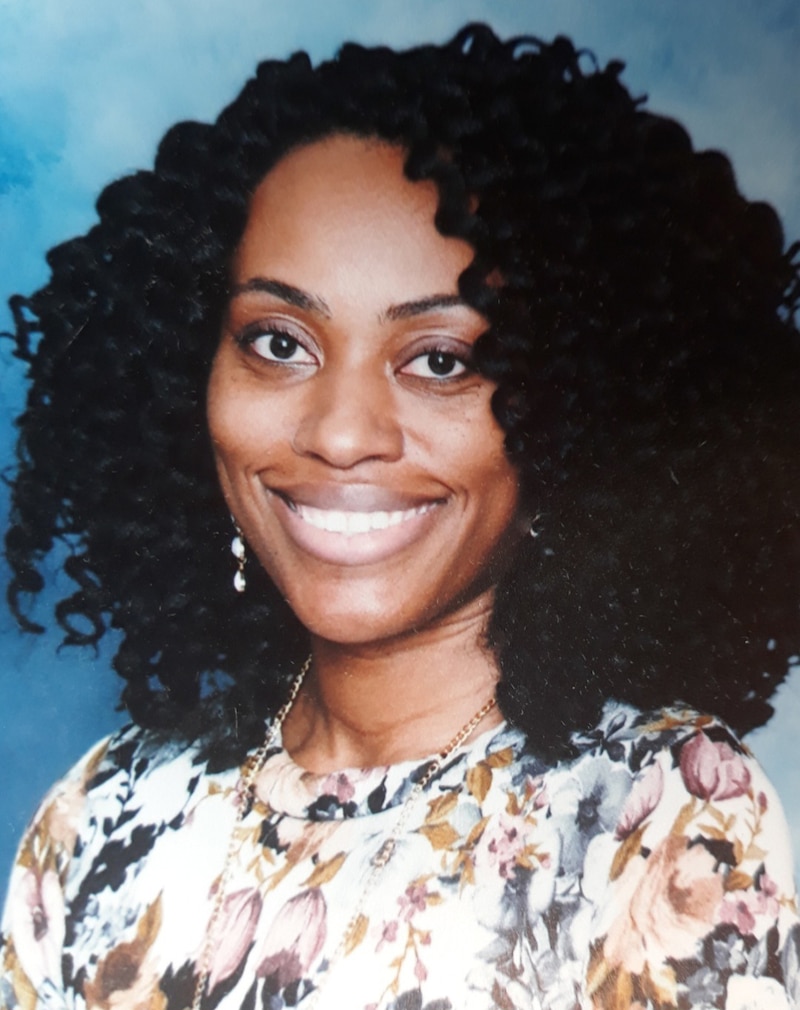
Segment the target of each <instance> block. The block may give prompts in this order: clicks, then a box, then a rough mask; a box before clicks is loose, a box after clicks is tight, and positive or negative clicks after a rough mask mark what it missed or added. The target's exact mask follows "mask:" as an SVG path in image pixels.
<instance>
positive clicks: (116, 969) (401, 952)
mask: <svg viewBox="0 0 800 1010" xmlns="http://www.w3.org/2000/svg"><path fill="white" fill-rule="evenodd" d="M277 744H279V741H277V743H276V746H275V747H274V748H273V749H272V750H271V751H270V753H269V756H268V758H267V761H266V762H265V764H264V766H263V768H262V770H261V772H260V773H259V775H258V777H257V779H256V782H255V790H254V796H253V801H252V803H250V804H248V806H247V808H246V812H245V814H244V816H243V817H242V818H241V819H240V820H239V821H238V822H237V814H236V809H237V784H238V778H239V772H238V770H236V769H232V770H230V771H227V772H222V773H219V774H210V773H209V772H208V771H207V770H206V769H205V767H204V763H203V761H202V760H201V758H200V757H199V751H198V750H197V749H196V748H194V747H191V746H183V747H178V746H177V745H175V746H164V745H163V744H160V745H156V744H155V743H154V741H153V739H152V738H151V737H150V736H149V735H148V734H147V733H146V732H143V731H142V730H140V729H136V728H129V729H127V730H123V731H121V732H120V733H118V734H116V735H115V736H113V737H111V738H110V739H109V740H107V741H105V742H104V743H102V744H101V745H100V746H99V747H97V748H96V749H95V750H93V751H92V752H91V753H90V754H89V755H88V756H87V757H86V758H85V759H84V760H83V761H82V762H81V763H80V764H79V765H78V766H77V767H76V768H75V769H74V770H73V771H72V772H71V773H70V774H69V775H68V776H67V777H66V778H65V779H63V780H62V781H61V782H60V783H58V785H56V786H55V788H54V789H53V790H52V792H51V793H50V795H49V796H48V797H47V798H46V800H45V802H44V804H43V805H42V807H41V809H40V811H39V813H38V815H37V817H36V818H35V820H34V822H33V824H32V826H31V827H30V829H29V831H28V833H27V835H26V837H25V839H24V841H23V844H22V847H21V850H20V853H19V856H18V858H17V861H16V863H15V865H14V868H13V871H12V876H11V885H10V891H9V897H8V901H7V906H6V912H5V919H4V925H3V935H2V940H1V941H0V943H1V944H2V950H1V951H0V954H1V955H2V959H3V961H2V965H3V974H2V976H0V979H1V981H0V1005H1V1006H3V1007H7V1008H16V1007H19V1008H22V1010H34V1008H48V1010H50V1008H70V1010H73V1008H75V1010H84V1008H92V1010H99V1008H102V1010H145V1008H147V1010H184V1008H187V1007H189V1006H191V1004H192V1000H193V998H194V992H195V989H196V987H197V976H198V973H199V969H198V967H197V966H198V963H199V962H200V960H201V958H202V957H203V954H204V952H205V957H206V961H207V967H208V969H209V977H208V985H207V989H206V997H205V999H204V1001H203V1006H204V1007H206V1008H209V1010H211V1008H216V1007H219V1008H221V1010H232V1008H237V1010H238V1008H242V1010H279V1008H283V1007H299V1008H300V1010H307V1008H310V1007H313V1008H314V1010H378V1008H381V1010H447V1008H453V1010H489V1008H500V1010H510V1008H542V1010H543V1008H548V1010H572V1008H617V1010H623V1008H625V1010H628V1008H632V1007H633V1008H639V1010H643V1008H666V1007H697V1008H700V1007H703V1008H710V1007H725V1008H728V1010H752V1008H764V1010H784V1008H787V1007H792V1006H795V1005H797V1001H798V1000H799V999H800V953H799V952H800V925H798V920H797V907H796V902H795V896H794V890H793V885H792V880H791V873H792V871H791V857H790V852H789V843H788V836H787V831H786V827H785V823H784V820H783V815H782V813H781V810H780V807H779V804H778V802H777V800H776V798H775V795H774V793H773V791H772V789H771V787H770V785H769V784H768V783H767V782H766V781H765V779H764V776H763V773H762V772H761V770H760V769H759V767H758V765H757V764H756V763H755V762H754V761H753V759H752V757H751V755H750V753H749V752H748V751H747V749H746V748H745V747H743V746H742V745H741V744H740V743H739V742H738V741H737V740H736V739H735V738H734V737H733V736H732V735H731V733H730V731H729V730H727V729H726V727H725V726H724V725H722V724H720V723H719V722H718V721H716V720H714V719H712V718H710V717H706V716H700V715H697V714H696V713H693V712H686V711H680V710H669V711H664V712H661V713H658V714H657V715H655V716H653V715H645V714H642V713H639V712H636V711H635V710H633V709H630V708H627V707H621V706H610V707H609V708H608V709H607V711H606V713H605V716H604V719H603V721H602V723H601V725H600V726H599V727H598V729H597V730H596V731H595V732H594V733H592V734H589V735H588V736H586V737H584V738H581V739H580V740H579V741H578V744H579V747H580V753H579V756H578V757H577V758H575V759H574V760H572V761H571V762H569V763H564V764H561V765H558V766H556V767H546V766H545V765H544V764H542V763H541V762H540V761H539V760H538V759H537V758H536V757H533V756H531V754H530V753H528V752H527V751H526V747H525V738H524V737H523V736H522V734H521V733H519V732H518V731H516V730H513V729H510V728H508V727H500V728H499V729H495V730H492V731H491V732H489V733H486V734H484V735H483V736H481V737H479V738H478V739H477V740H476V741H474V742H473V743H471V744H470V745H468V746H466V747H463V748H461V749H460V750H458V751H456V752H455V754H454V755H453V756H452V757H451V758H450V759H449V761H448V762H447V763H446V764H445V765H444V767H442V768H441V769H440V771H439V772H437V774H436V775H435V776H434V778H433V779H432V780H431V782H430V783H429V784H428V785H427V786H426V787H425V790H424V791H423V792H422V793H421V794H418V795H415V796H412V797H411V799H410V800H409V803H408V805H407V806H406V805H405V801H406V800H407V799H408V797H409V794H410V792H411V791H412V790H413V787H414V783H415V781H417V780H418V779H419V778H420V777H421V775H422V774H423V773H424V771H425V770H426V767H427V763H426V762H419V761H416V762H408V763H404V764H401V765H397V766H393V767H389V768H372V769H366V770H358V771H342V772H339V773H337V774H331V775H315V774H311V773H309V772H307V771H304V770H303V769H302V768H300V767H298V766H297V765H296V764H294V762H293V761H292V760H291V758H290V757H289V756H288V755H287V754H286V752H285V751H283V750H282V749H281V748H280V746H278V745H277ZM401 816H402V818H403V821H402V830H401V831H399V832H398V837H397V845H396V849H395V851H394V854H393V856H392V858H391V859H390V861H389V862H388V863H387V864H386V865H385V866H384V867H383V868H382V869H381V870H380V871H378V872H377V873H376V872H375V871H374V864H373V862H372V861H373V860H374V858H375V856H376V854H377V853H378V852H379V851H380V850H381V847H382V844H383V843H384V842H385V841H386V839H387V838H389V837H392V836H393V835H394V834H395V831H396V828H397V825H398V821H399V819H400V817H401ZM226 864H227V866H228V874H227V879H226V880H225V881H224V882H223V886H222V890H221V891H220V887H221V873H222V870H223V867H224V866H225V865H226ZM214 907H217V909H218V918H217V924H216V927H215V929H214V931H213V934H212V936H213V941H212V942H211V943H209V942H208V941H207V935H208V929H209V921H210V919H211V916H212V911H213V908H214Z"/></svg>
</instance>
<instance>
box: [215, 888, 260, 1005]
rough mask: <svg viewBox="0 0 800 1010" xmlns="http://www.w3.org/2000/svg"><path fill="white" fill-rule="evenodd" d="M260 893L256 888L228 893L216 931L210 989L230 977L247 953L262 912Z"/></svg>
mask: <svg viewBox="0 0 800 1010" xmlns="http://www.w3.org/2000/svg"><path fill="white" fill-rule="evenodd" d="M261 904H262V901H261V895H260V893H259V892H258V891H256V890H255V889H254V888H245V889H244V890H242V891H235V892H234V893H233V894H229V895H228V896H227V898H226V899H225V901H224V902H223V905H222V912H221V914H220V918H219V925H218V927H217V930H216V935H217V937H218V938H219V942H218V943H217V945H216V947H215V948H214V950H213V951H212V954H211V973H210V975H209V978H208V989H209V992H210V991H211V990H212V989H213V988H214V986H216V985H218V984H219V983H220V982H224V981H225V979H226V978H230V976H231V975H233V973H234V972H235V971H236V969H237V968H238V967H239V965H240V964H241V962H242V958H243V957H244V956H245V954H246V953H247V950H248V948H249V947H250V944H251V943H252V942H253V936H254V934H255V931H256V924H257V923H258V917H259V916H260V915H261Z"/></svg>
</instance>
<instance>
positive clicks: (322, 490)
mask: <svg viewBox="0 0 800 1010" xmlns="http://www.w3.org/2000/svg"><path fill="white" fill-rule="evenodd" d="M268 490H269V491H271V492H272V493H273V494H277V495H279V496H280V497H281V498H283V499H284V500H286V501H288V502H289V504H291V505H307V506H309V507H310V508H317V509H336V510H337V511H340V512H404V511H406V510H408V509H414V508H419V506H420V505H427V504H430V503H431V502H437V501H443V500H444V497H445V496H444V495H435V494H428V495H424V494H412V493H409V492H407V491H399V490H395V489H392V488H386V487H381V486H378V485H375V484H335V483H333V484H332V483H321V484H317V483H301V484H291V485H287V486H285V487H268Z"/></svg>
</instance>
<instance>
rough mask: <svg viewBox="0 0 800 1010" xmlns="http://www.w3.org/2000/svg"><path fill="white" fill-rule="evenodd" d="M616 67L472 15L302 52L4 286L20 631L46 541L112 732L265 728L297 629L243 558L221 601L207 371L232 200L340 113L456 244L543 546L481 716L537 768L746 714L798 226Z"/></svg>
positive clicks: (791, 419) (740, 724) (789, 503)
mask: <svg viewBox="0 0 800 1010" xmlns="http://www.w3.org/2000/svg"><path fill="white" fill-rule="evenodd" d="M622 69H623V65H622V64H621V63H619V62H612V63H609V64H608V65H607V66H605V67H600V66H598V65H597V63H596V61H595V60H594V58H593V57H592V56H591V54H588V53H586V52H583V51H580V50H576V48H575V47H574V46H573V44H572V43H571V42H570V41H569V40H568V39H566V38H563V37H559V38H557V39H555V41H553V42H552V43H544V42H542V41H540V40H538V39H535V38H514V39H511V40H509V41H501V40H500V39H498V38H497V37H496V36H495V35H494V34H493V32H492V31H491V30H490V29H489V28H488V27H486V26H482V25H470V26H468V27H466V28H465V29H463V30H462V31H460V32H459V33H458V34H457V35H456V36H455V38H453V40H452V41H451V42H449V43H447V44H445V45H443V46H434V45H426V46H422V47H418V48H414V49H411V50H408V51H404V52H395V51H393V50H391V49H388V48H382V47H378V48H363V47H361V46H357V45H345V46H344V47H343V48H342V49H341V50H340V52H339V53H338V55H337V56H336V57H335V58H334V59H332V60H330V61H328V62H324V63H321V64H320V65H318V66H317V67H314V66H312V64H311V62H310V61H309V59H308V57H307V56H306V55H305V54H303V53H299V54H296V55H294V56H292V57H291V58H290V59H288V60H286V61H268V62H264V63H262V64H261V65H260V66H259V67H258V70H257V73H256V75H255V77H254V78H253V79H252V80H250V81H249V82H248V83H247V84H246V86H245V87H244V89H243V91H242V92H241V94H240V95H239V96H238V97H237V98H236V99H235V101H234V102H233V103H232V104H231V105H230V106H228V108H226V109H225V110H224V111H223V113H222V114H221V116H220V117H219V119H218V120H217V121H216V123H214V124H212V125H206V124H200V123H195V122H185V123H180V124H178V125H177V126H175V127H173V128H172V129H171V130H170V131H169V132H168V133H167V135H166V136H165V137H164V139H163V141H162V142H161V145H160V147H159V150H158V154H157V158H156V162H155V167H154V169H153V170H152V171H142V172H137V173H136V174H133V175H130V176H127V177H125V178H123V179H120V180H119V181H117V182H114V183H112V184H111V185H110V186H108V187H107V188H106V189H105V190H104V191H103V193H102V194H101V196H100V198H99V200H98V203H97V210H98V214H99V222H98V223H97V224H96V225H95V226H94V227H93V228H92V229H91V230H90V231H89V232H88V233H87V234H86V235H84V236H82V237H79V238H76V239H73V240H72V241H69V242H66V243H65V244H63V245H60V246H58V247H56V248H54V249H53V250H51V251H50V253H49V254H48V262H49V265H50V268H51V271H52V275H51V278H50V280H49V282H48V283H47V285H46V286H45V287H43V288H42V289H41V290H39V291H37V292H36V293H35V294H33V295H31V296H30V297H27V298H26V297H21V296H16V297H14V298H12V299H11V307H12V312H13V314H14V319H15V324H16V333H15V339H16V353H17V355H18V356H19V357H20V358H22V359H23V360H24V361H25V362H27V364H28V367H29V372H30V391H29V395H28V400H27V405H26V408H25V410H24V412H23V414H22V416H21V417H20V419H19V421H18V424H19V429H20V435H19V445H18V465H17V469H16V474H15V478H14V484H13V498H12V524H11V526H10V529H9V532H8V535H7V537H6V553H7V557H8V560H9V563H10V565H11V568H12V572H13V577H12V581H11V583H10V587H9V600H10V604H11V607H12V610H13V612H14V613H15V615H16V617H17V619H18V620H19V622H20V623H21V625H22V626H23V627H24V628H26V629H28V630H37V628H38V625H36V624H35V623H34V622H33V621H32V619H31V618H30V617H29V616H27V614H28V613H29V610H28V602H27V601H28V600H29V598H30V597H31V595H33V596H35V595H36V594H37V593H38V592H39V591H40V590H41V589H42V587H43V578H42V575H41V572H40V568H41V564H42V561H43V559H44V558H45V557H46V556H47V555H48V554H49V553H50V552H52V551H53V550H54V548H59V550H60V555H59V556H60V558H61V559H62V563H63V569H64V571H65V572H66V574H67V575H68V576H69V577H70V578H71V579H72V580H74V583H75V591H74V592H73V593H72V594H71V595H69V596H67V597H66V598H64V599H62V600H61V601H60V602H59V603H58V604H57V606H56V611H55V616H56V619H57V621H58V623H59V624H60V626H61V627H62V629H63V631H64V636H65V641H66V642H67V643H70V644H79V645H87V644H88V645H91V644H93V643H95V644H96V643H97V642H98V640H99V639H100V637H101V636H102V635H103V634H104V631H105V629H106V627H107V626H110V627H112V628H114V629H118V631H119V632H121V644H120V646H119V649H118V652H117V655H116V658H115V661H114V665H115V668H116V670H117V672H118V673H119V674H120V675H121V676H122V677H123V678H124V681H125V687H124V691H123V702H124V704H125V705H126V706H127V708H128V709H129V711H130V713H131V715H132V716H133V718H134V719H135V720H136V721H138V722H139V723H140V724H142V725H145V726H150V727H168V728H169V729H170V730H171V731H175V729H176V727H177V728H178V729H180V730H182V731H183V732H186V733H189V734H198V733H202V732H205V731H206V730H207V729H208V728H209V727H216V730H215V732H216V736H215V739H216V740H217V743H218V745H219V746H218V749H217V753H218V755H219V760H220V761H227V760H234V759H235V754H236V753H237V752H238V751H240V750H241V748H243V747H244V746H249V745H250V744H252V742H254V741H255V740H256V739H258V738H259V737H260V735H261V733H262V726H263V718H264V715H265V713H268V712H269V711H271V710H272V709H273V707H274V706H275V704H276V702H278V701H279V700H280V698H281V696H282V694H283V691H284V690H285V683H286V679H287V677H288V676H289V675H290V671H291V670H293V669H296V667H297V665H298V662H299V660H300V658H301V657H302V656H304V655H305V653H306V649H307V643H306V632H305V630H304V629H303V628H302V627H301V626H300V625H299V623H298V622H297V620H296V619H295V617H294V615H293V614H292V613H291V611H290V610H289V609H288V607H287V605H286V603H285V602H284V600H283V599H282V598H281V597H280V595H279V594H278V592H277V590H276V589H275V587H274V586H273V585H272V584H271V582H270V581H269V579H268V577H267V576H266V575H265V574H264V573H263V572H260V571H259V572H255V571H251V572H250V573H249V578H248V591H247V593H246V594H244V595H243V596H237V595H236V594H235V593H234V592H233V591H232V590H231V575H232V571H233V568H232V560H231V556H230V553H229V545H230V538H231V524H230V516H229V514H228V511H227V509H226V506H225V503H224V501H223V498H222V495H221V492H220V490H219V487H218V484H217V480H216V475H215V471H214V465H213V460H212V452H211V447H210V442H209V438H208V433H207V428H206V420H205V390H206V383H207V378H208V374H209V368H210V364H211V360H212V357H213V355H214V352H215V349H216V346H217V343H218V339H219V334H220V330H221V320H222V316H223V313H224V310H225V306H226V302H227V298H228V268H229V264H230V262H231V257H232V254H233V252H234V250H235V249H236V246H237V243H238V242H239V239H240V236H241V234H242V232H243V229H244V227H245V223H246V219H247V214H248V201H249V198H250V196H251V194H252V193H253V191H254V189H255V187H256V186H257V184H258V182H259V181H260V180H261V179H262V178H263V176H264V175H265V174H266V173H267V172H269V170H270V168H271V167H272V166H273V165H274V164H275V163H276V162H277V161H278V159H280V158H281V157H282V156H283V155H284V154H285V153H286V152H287V151H289V150H290V149H292V148H294V147H296V146H298V145H302V144H305V143H309V142H312V141H314V140H315V139H319V138H322V137H325V136H329V135H331V134H335V133H347V134H353V135H358V136H365V137H376V138H381V139H384V140H386V141H388V142H390V143H392V144H397V145H401V146H402V148H403V149H404V150H405V151H406V173H407V175H408V176H409V178H411V179H413V180H421V179H428V180H433V181H434V182H435V183H436V185H437V187H438V192H439V206H438V213H437V217H436V225H437V227H438V229H439V230H440V231H441V232H442V233H443V234H445V235H453V236H459V237H461V238H463V239H465V240H466V241H468V242H469V243H470V244H471V245H472V247H473V249H474V252H475V255H474V260H473V262H472V264H471V265H470V266H469V267H468V268H467V270H466V271H465V272H464V274H463V275H462V277H461V279H460V287H461V292H462V295H463V296H464V298H465V299H466V300H467V301H468V302H469V303H471V304H472V305H473V306H474V307H475V308H477V309H478V310H479V311H480V312H482V313H484V315H485V316H486V318H487V320H488V321H489V329H488V331H487V333H486V334H485V335H483V336H482V337H481V338H480V340H479V342H478V346H477V352H476V354H477V359H476V367H478V368H479V369H481V370H482V371H483V372H484V373H485V374H486V375H487V376H489V377H491V378H492V379H493V380H495V381H496V382H497V391H496V393H495V396H494V400H493V408H494V411H495V414H496V416H497V418H498V420H499V422H500V424H501V425H502V427H503V429H504V430H505V432H506V446H507V451H508V453H509V454H510V457H511V459H512V460H513V461H514V463H515V465H516V466H517V467H518V471H519V474H520V479H521V483H522V486H523V493H524V500H525V502H526V507H527V509H528V510H529V512H530V514H531V515H536V516H537V520H536V521H537V524H538V527H537V532H538V534H539V535H538V536H537V537H536V538H535V539H534V538H530V539H529V540H527V541H526V544H525V545H524V546H523V547H522V549H521V550H520V551H519V554H518V557H517V559H516V561H515V564H514V566H513V569H512V570H511V571H510V572H509V573H508V574H507V575H506V577H505V578H504V580H503V582H502V584H501V585H500V587H499V589H498V594H497V602H496V606H495V611H494V615H493V621H492V625H491V629H490V636H491V641H492V644H493V647H494V648H495V649H496V651H497V655H498V657H499V660H500V665H501V669H502V682H501V685H500V691H499V700H500V703H501V706H502V708H503V710H504V712H505V714H506V716H507V717H508V718H509V719H510V720H511V721H512V722H513V723H515V724H517V725H519V726H521V727H522V728H523V729H525V731H526V732H527V733H528V736H529V740H530V745H531V747H532V748H533V749H534V750H536V751H538V752H539V753H541V754H542V755H543V756H547V757H550V758H553V757H557V756H559V755H563V754H565V753H567V751H568V748H569V737H570V732H571V731H574V730H586V729H587V728H589V727H591V726H592V725H594V724H595V722H596V720H597V719H598V716H599V713H600V710H601V708H602V706H603V703H604V702H605V701H606V700H607V699H609V698H616V699H620V700H627V701H629V702H631V703H633V704H635V705H637V706H640V707H643V708H650V707H653V706H658V705H661V704H665V703H668V702H672V701H675V700H680V701H682V702H685V703H687V704H689V705H692V706H694V707H697V708H699V709H703V710H714V711H715V712H717V713H718V714H719V715H721V716H722V717H724V718H725V719H727V720H728V721H729V722H730V723H731V724H732V725H733V726H734V727H735V728H737V729H738V730H740V731H746V730H748V729H750V728H752V727H754V726H756V725H759V724H761V723H763V722H764V721H765V720H766V719H767V718H768V717H769V715H770V713H771V707H770V705H769V701H768V699H769V697H770V695H771V694H772V693H773V691H774V689H775V687H776V685H777V684H779V683H780V681H781V680H782V679H783V677H784V676H785V672H786V669H787V664H788V662H789V659H790V657H791V656H792V655H793V654H794V653H795V652H796V651H798V650H799V648H800V634H798V633H799V632H800V626H799V625H798V603H800V594H799V593H798V588H800V587H798V584H797V573H798V572H800V535H799V533H798V494H800V453H798V452H797V450H796V447H795V440H796V433H797V432H798V431H800V426H798V423H797V422H798V418H797V406H796V402H797V373H798V363H800V357H799V354H800V346H799V345H800V341H799V340H798V327H797V307H798V301H800V280H799V279H798V277H799V274H800V271H799V270H798V246H797V245H795V246H792V247H791V248H789V249H788V250H785V249H784V240H783V234H782V230H781V226H780V223H779V221H778V218H777V216H776V214H775V213H774V211H773V210H772V209H771V208H770V207H768V206H767V205H765V204H762V203H753V202H748V201H747V200H746V199H744V198H743V197H742V196H741V194H740V193H739V192H738V190H737V187H736V183H735V180H734V176H733V172H732V170H731V167H730V164H729V162H728V161H727V159H726V158H725V157H724V156H723V155H721V154H719V153H716V152H708V151H705V152H696V151H694V150H693V148H692V145H691V141H690V139H689V137H688V136H687V134H686V132H685V131H684V129H683V128H682V127H681V126H680V125H679V124H677V123H676V122H674V121H672V120H670V119H667V118H664V117H662V116H658V115H655V114H653V113H651V112H649V111H648V110H647V109H646V108H645V107H644V105H645V103H644V101H643V100H642V99H638V98H635V97H632V96H631V94H630V93H629V91H628V90H627V89H626V87H625V86H624V85H623V84H622V83H621V81H620V74H621V71H622ZM59 545H60V547H59ZM257 567H258V566H252V568H254V569H255V568H257Z"/></svg>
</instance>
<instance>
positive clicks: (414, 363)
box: [403, 349, 468, 379]
mask: <svg viewBox="0 0 800 1010" xmlns="http://www.w3.org/2000/svg"><path fill="white" fill-rule="evenodd" d="M467 367H468V366H467V363H466V362H465V361H464V360H463V359H462V358H460V357H459V356H458V355H457V354H454V353H453V352H452V351H442V350H436V349H434V350H431V351H425V353H424V354H418V355H417V356H416V358H412V359H411V361H409V363H408V364H407V365H405V366H404V368H403V372H404V373H405V374H406V375H416V376H418V377H419V378H423V379H455V378H457V377H458V376H459V375H463V374H464V372H466V371H467Z"/></svg>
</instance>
